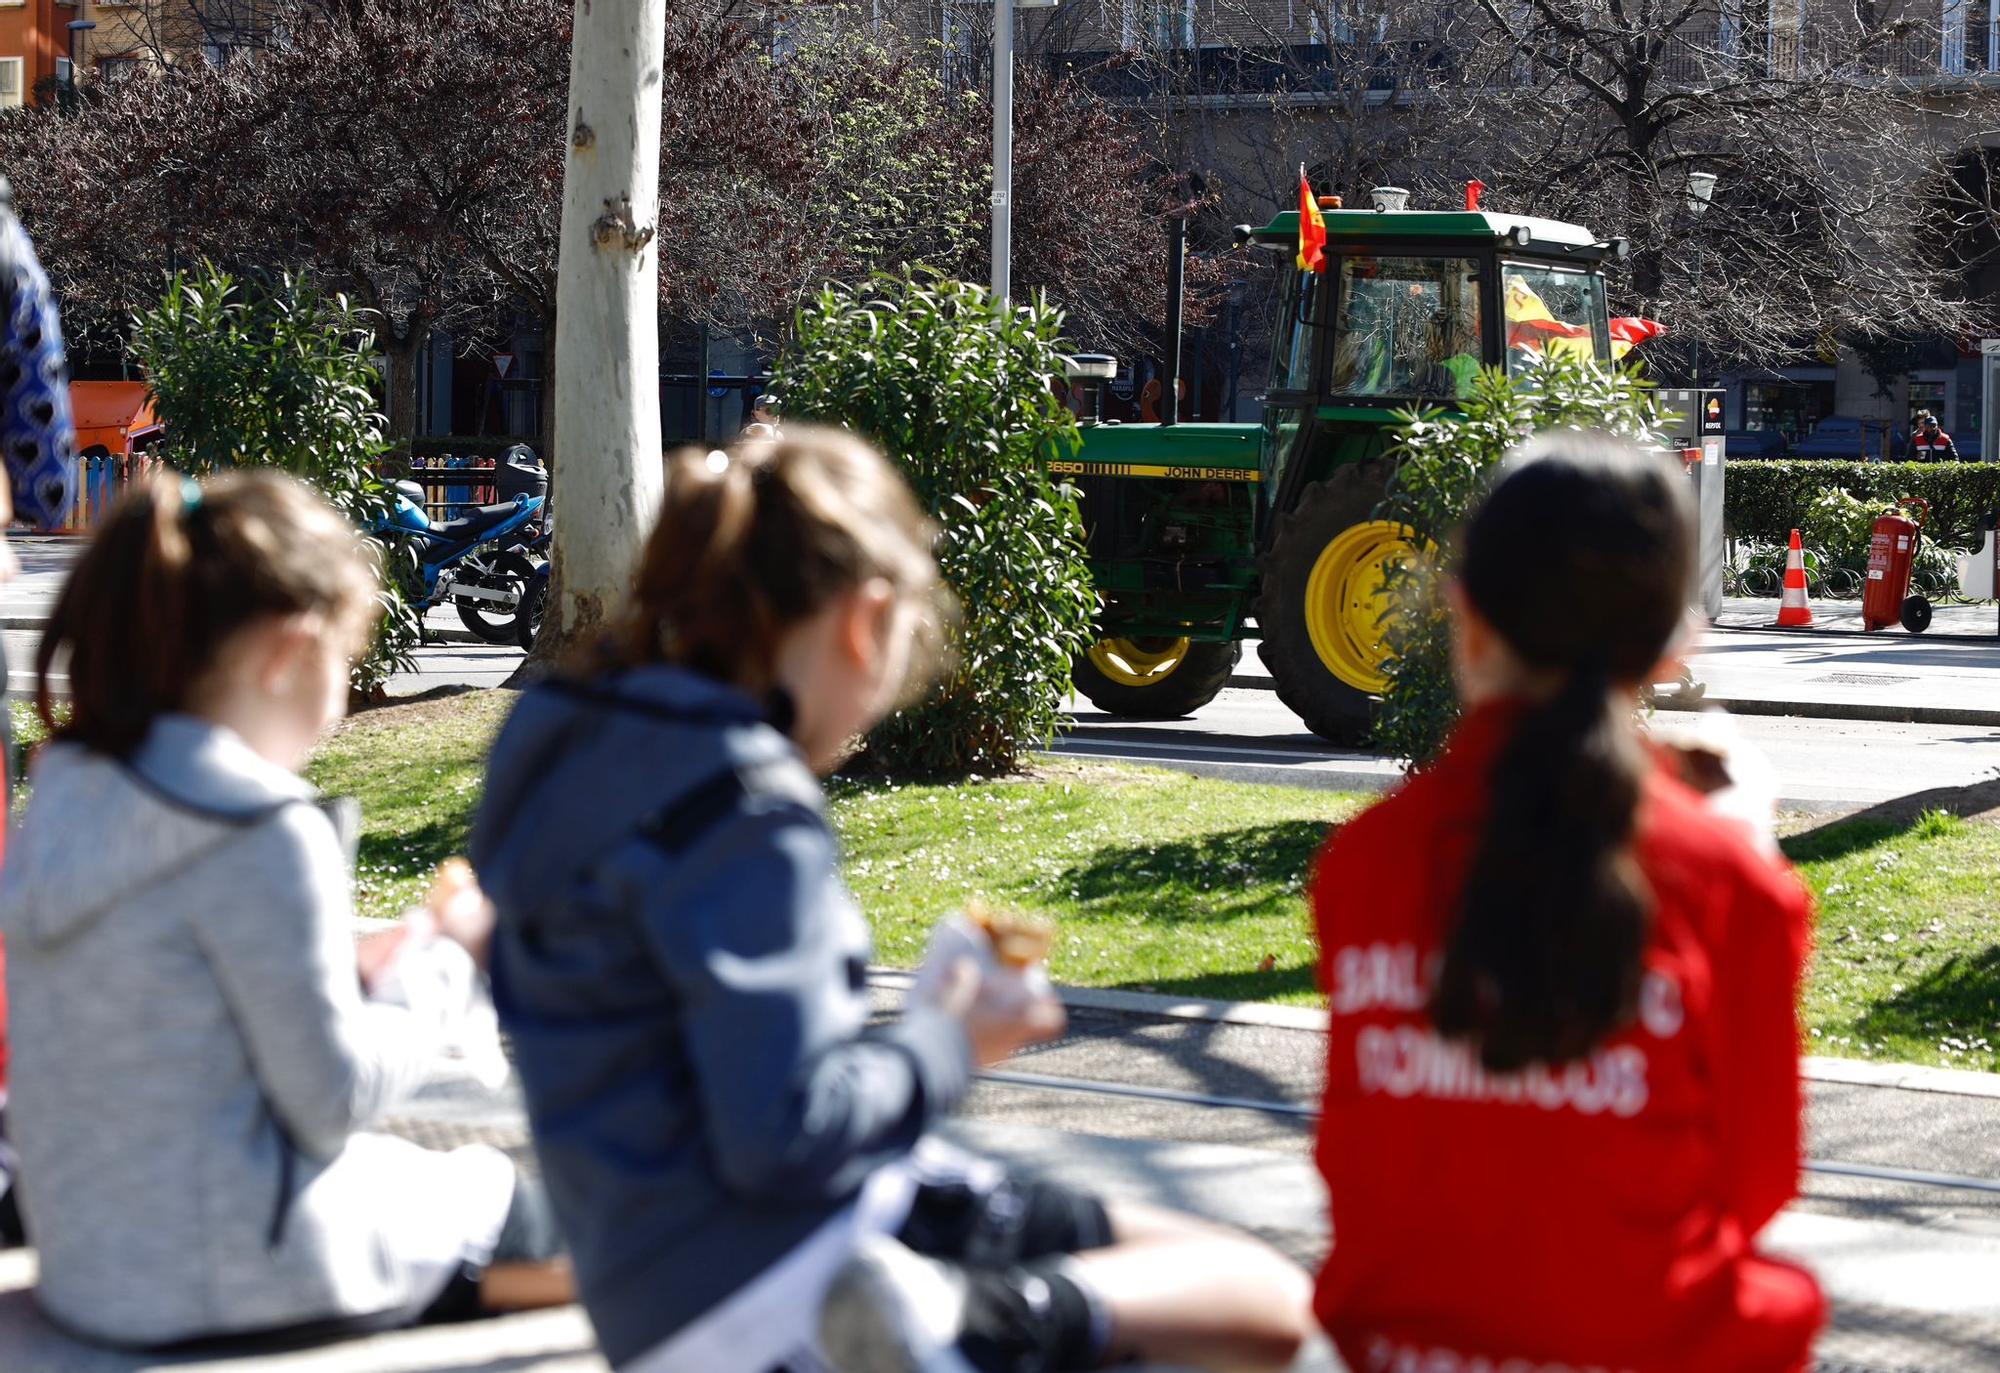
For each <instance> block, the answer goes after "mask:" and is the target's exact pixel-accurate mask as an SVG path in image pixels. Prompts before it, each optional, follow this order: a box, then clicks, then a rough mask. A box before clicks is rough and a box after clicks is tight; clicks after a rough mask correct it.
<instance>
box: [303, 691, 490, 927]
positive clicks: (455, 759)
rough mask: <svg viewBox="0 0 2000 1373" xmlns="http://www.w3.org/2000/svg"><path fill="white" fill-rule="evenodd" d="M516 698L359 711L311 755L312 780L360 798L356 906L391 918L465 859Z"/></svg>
mask: <svg viewBox="0 0 2000 1373" xmlns="http://www.w3.org/2000/svg"><path fill="white" fill-rule="evenodd" d="M513 702H514V695H513V693H512V692H506V691H474V692H466V693H463V694H461V695H456V696H445V697H440V698H437V699H434V700H427V701H416V702H412V703H410V704H408V705H399V706H385V707H382V708H380V709H377V710H368V711H363V712H362V713H361V714H359V715H357V716H355V717H354V718H352V719H350V720H347V721H345V722H344V723H343V724H342V725H341V726H340V727H339V729H338V730H336V731H335V733H334V734H333V736H332V737H331V738H329V739H328V740H327V741H326V742H325V743H324V744H322V745H320V748H319V751H318V752H317V753H315V754H314V755H313V759H312V762H311V764H310V765H308V767H307V768H306V775H307V776H308V777H309V778H311V780H312V782H313V785H315V786H317V787H318V788H319V789H320V790H321V791H323V792H325V793H327V794H328V795H330V796H353V797H358V798H359V799H360V801H361V849H360V854H359V857H358V859H357V861H356V864H355V895H354V899H355V907H356V909H357V910H359V911H360V913H361V914H362V915H365V916H376V917H382V918H393V917H395V916H399V915H401V914H402V913H403V912H404V911H405V910H407V909H409V908H410V907H411V906H413V905H415V904H416V903H417V902H419V901H421V900H423V898H424V895H425V893H426V892H427V891H428V890H429V889H430V882H431V874H432V873H433V872H435V871H436V869H437V865H438V864H439V863H440V862H442V861H443V860H445V859H447V858H451V857H453V856H455V855H458V854H462V853H464V852H465V840H466V836H467V834H468V833H470V831H471V829H472V815H473V811H474V810H476V809H477V808H478V806H479V795H480V784H481V782H482V781H483V780H484V779H485V775H486V751H487V748H488V747H489V746H490V745H491V744H492V742H493V736H494V734H495V733H496V732H497V731H498V730H499V728H500V724H501V722H502V721H503V720H505V719H506V718H507V710H508V708H509V707H510V706H512V705H513Z"/></svg>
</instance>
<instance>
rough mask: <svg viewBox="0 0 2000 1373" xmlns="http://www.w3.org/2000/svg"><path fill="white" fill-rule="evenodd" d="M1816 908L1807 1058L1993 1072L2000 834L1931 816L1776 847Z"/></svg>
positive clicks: (1997, 1062) (1850, 823)
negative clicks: (1809, 1052)
mask: <svg viewBox="0 0 2000 1373" xmlns="http://www.w3.org/2000/svg"><path fill="white" fill-rule="evenodd" d="M1785 852H1786V854H1787V855H1788V856H1789V857H1790V858H1791V859H1792V861H1793V862H1794V863H1796V864H1797V865H1798V867H1799V870H1800V871H1801V872H1802V873H1804V874H1805V877H1806V880H1807V882H1808V883H1809V884H1810V885H1811V886H1812V889H1813V893H1814V895H1815V896H1816V897H1817V898H1818V902H1819V943H1818V947H1817V948H1816V949H1815V951H1814V957H1813V968H1812V974H1811V978H1810V980H1809V982H1808V983H1807V986H1806V993H1805V1004H1804V1012H1805V1020H1806V1024H1807V1026H1808V1030H1807V1033H1808V1035H1809V1036H1810V1041H1811V1042H1810V1044H1809V1046H1808V1047H1809V1048H1810V1049H1811V1050H1812V1051H1813V1052H1816V1053H1826V1054H1835V1055H1839V1056H1842V1057H1848V1058H1876V1059H1884V1060H1888V1061H1893V1062H1898V1063H1930V1064H1940V1065H1943V1066H1946V1067H1953V1068H1977V1069H1982V1070H1984V1071H1987V1072H1992V1071H1996V1070H2000V1049H1996V1047H1995V1046H1996V1043H2000V922H1996V920H1995V918H1994V911H1993V878H1994V874H1996V873H2000V824H1996V823H1995V822H1994V821H1993V820H1990V819H1973V820H1966V819H1962V818H1960V817H1959V816H1957V815H1953V814H1950V813H1948V812H1945V811H1940V810H1930V811H1925V812H1923V813H1921V814H1919V815H1917V816H1915V817H1913V818H1910V819H1907V820H1899V819H1883V818H1871V817H1861V818H1855V819H1850V820H1844V821H1838V822H1835V823H1833V824H1829V825H1822V826H1820V827H1818V828H1815V829H1812V830H1809V831H1807V832H1804V833H1801V834H1795V835H1792V836H1791V837H1789V838H1787V839H1786V840H1785Z"/></svg>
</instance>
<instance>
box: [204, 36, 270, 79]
mask: <svg viewBox="0 0 2000 1373" xmlns="http://www.w3.org/2000/svg"><path fill="white" fill-rule="evenodd" d="M201 57H202V61H204V62H206V63H208V65H209V66H211V67H213V68H215V70H217V71H219V72H226V71H228V70H229V68H230V67H231V65H233V64H235V63H239V62H240V63H242V64H243V65H244V66H246V67H247V66H249V65H250V64H252V63H254V62H255V61H256V60H257V45H256V44H255V43H253V42H251V41H250V40H249V39H247V38H245V37H244V36H243V35H241V34H239V33H218V34H216V35H214V36H213V37H211V38H209V39H207V40H206V41H204V42H203V43H202V45H201Z"/></svg>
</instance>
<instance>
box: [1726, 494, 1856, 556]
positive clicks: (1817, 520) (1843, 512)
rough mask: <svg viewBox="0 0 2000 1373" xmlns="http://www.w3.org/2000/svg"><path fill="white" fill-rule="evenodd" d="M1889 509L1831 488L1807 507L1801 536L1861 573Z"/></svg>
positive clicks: (1800, 527) (1810, 543)
mask: <svg viewBox="0 0 2000 1373" xmlns="http://www.w3.org/2000/svg"><path fill="white" fill-rule="evenodd" d="M1726 481H1727V479H1726V478H1725V485H1726ZM1888 508H1889V507H1888V505H1887V503H1886V502H1882V501H1864V500H1860V499H1858V498H1857V497H1855V496H1853V495H1851V494H1849V493H1848V491H1847V489H1846V488H1845V487H1839V486H1834V487H1829V488H1827V489H1826V490H1824V491H1822V492H1820V493H1819V494H1818V495H1817V496H1815V497H1813V499H1812V501H1811V502H1810V503H1809V504H1808V505H1807V506H1806V510H1805V516H1804V523H1802V524H1801V525H1800V526H1799V530H1800V534H1801V536H1802V537H1803V538H1804V540H1805V542H1806V543H1807V544H1808V545H1810V546H1811V547H1813V548H1817V549H1820V550H1821V551H1822V552H1824V553H1825V554H1826V555H1827V557H1829V558H1831V559H1832V560H1833V561H1834V562H1835V563H1837V564H1839V565H1840V566H1842V567H1852V568H1855V569H1856V570H1859V569H1861V568H1865V567H1866V566H1867V565H1868V540H1869V537H1870V536H1871V535H1872V534H1873V533H1874V532H1875V520H1876V517H1877V516H1879V515H1881V513H1882V512H1883V511H1884V510H1886V509H1888Z"/></svg>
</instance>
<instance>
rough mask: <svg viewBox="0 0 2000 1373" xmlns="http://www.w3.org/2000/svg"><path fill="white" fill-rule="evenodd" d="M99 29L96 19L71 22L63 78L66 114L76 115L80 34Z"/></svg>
mask: <svg viewBox="0 0 2000 1373" xmlns="http://www.w3.org/2000/svg"><path fill="white" fill-rule="evenodd" d="M96 27H97V21H96V20H95V19H72V20H70V21H69V56H68V57H67V58H66V59H65V62H66V65H65V67H64V70H63V76H62V97H61V99H62V106H63V109H64V112H65V113H68V114H75V113H76V40H77V36H78V35H79V34H85V33H89V32H90V31H91V30H92V29H94V28H96Z"/></svg>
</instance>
